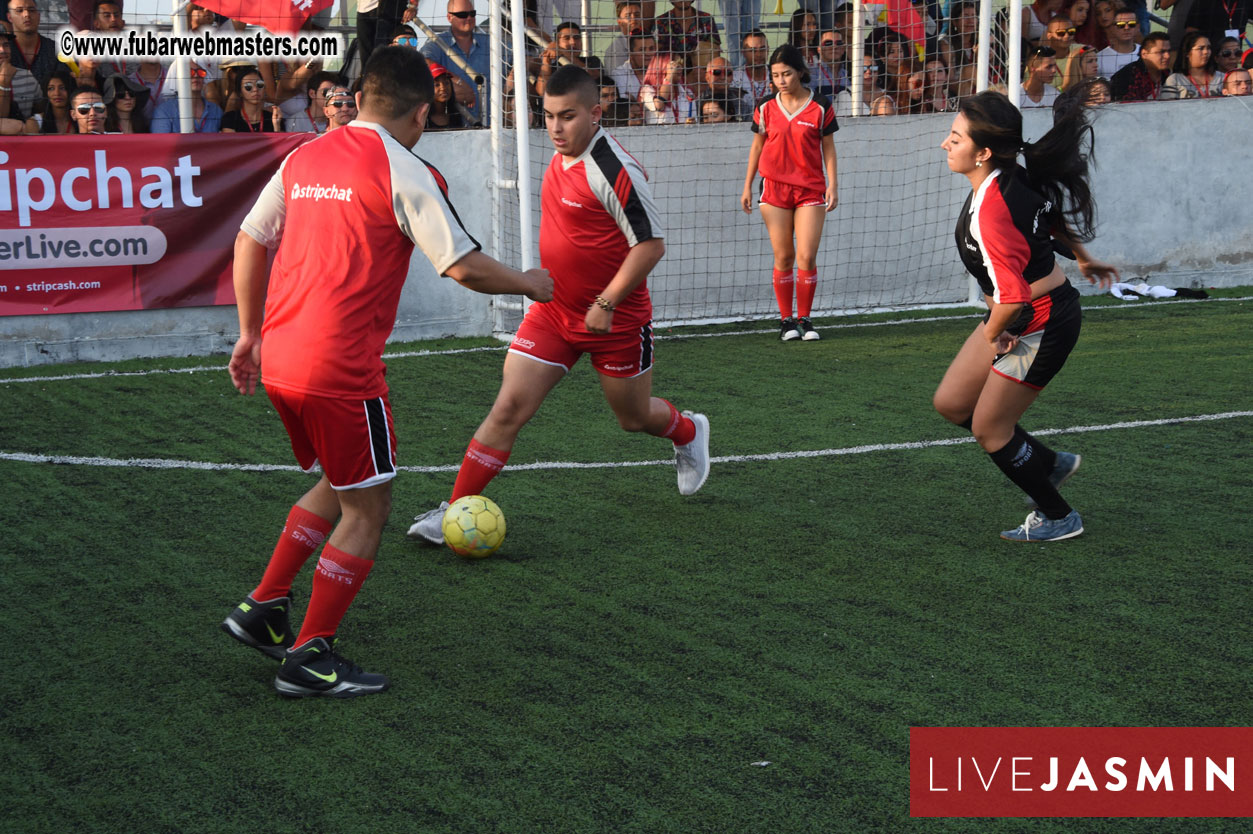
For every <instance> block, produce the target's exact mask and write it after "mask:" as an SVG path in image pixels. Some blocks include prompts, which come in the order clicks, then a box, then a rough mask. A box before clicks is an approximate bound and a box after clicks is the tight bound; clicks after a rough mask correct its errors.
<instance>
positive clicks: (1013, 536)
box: [1001, 510, 1083, 542]
mask: <svg viewBox="0 0 1253 834" xmlns="http://www.w3.org/2000/svg"><path fill="white" fill-rule="evenodd" d="M1082 532H1083V519H1081V518H1080V517H1079V511H1078V510H1071V511H1070V515H1068V516H1066V517H1065V518H1059V519H1057V520H1056V521H1054V520H1052V519H1049V518H1045V517H1044V515H1042V514H1041V513H1040V512H1039V511H1038V510H1032V511H1031V514H1030V515H1028V516H1027V520H1026V521H1024V522H1023V523H1022V525H1021V526H1020V527H1017V528H1016V529H1013V530H1006V531H1004V532H1003V533H1001V538H1002V539H1007V540H1009V541H1011V542H1057V541H1061V540H1062V539H1073V538H1074V537H1075V536H1077V535H1079V534H1080V533H1082Z"/></svg>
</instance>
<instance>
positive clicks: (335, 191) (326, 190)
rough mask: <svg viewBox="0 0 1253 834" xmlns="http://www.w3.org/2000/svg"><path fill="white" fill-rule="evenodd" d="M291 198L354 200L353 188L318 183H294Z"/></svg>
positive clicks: (346, 201)
mask: <svg viewBox="0 0 1253 834" xmlns="http://www.w3.org/2000/svg"><path fill="white" fill-rule="evenodd" d="M288 199H291V200H313V201H314V202H317V201H318V200H339V201H340V202H344V203H351V202H352V189H351V188H340V187H339V186H337V185H323V184H322V183H317V184H315V185H301V184H300V183H298V182H297V183H293V184H292V187H291V196H290V197H289V198H288Z"/></svg>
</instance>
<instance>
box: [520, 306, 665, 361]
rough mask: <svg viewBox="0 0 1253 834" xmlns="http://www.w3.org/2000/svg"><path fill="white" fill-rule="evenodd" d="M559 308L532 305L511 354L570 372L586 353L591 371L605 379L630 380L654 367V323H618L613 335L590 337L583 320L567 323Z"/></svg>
mask: <svg viewBox="0 0 1253 834" xmlns="http://www.w3.org/2000/svg"><path fill="white" fill-rule="evenodd" d="M565 319H566V317H565V316H563V315H562V313H561V311H560V310H558V309H557V305H556V304H553V303H552V302H549V303H547V304H532V305H531V307H530V309H529V310H527V311H526V317H525V318H523V319H522V326H521V327H519V328H518V332H517V334H515V335H514V337H513V342H512V343H511V344H510V345H509V352H510V353H519V354H522V355H523V356H529V357H530V358H532V359H535V360H538V361H540V362H544V363H546V364H548V365H557V366H559V367H561V368H564V369H565V370H566V371H567V372H568V371H569V370H570V369H571V368H573V367H574V363H575V362H577V361H579V357H580V356H582V355H583V354H585V353H588V354H591V357H592V367H593V368H595V369H596V370H597V371H598V372H599V373H602V374H604V375H605V376H615V377H622V378H624V379H629V378H631V377H635V376H639V375H640V374H642V373H644V372H645V371H647V370H650V369H651V368H652V367H653V326H652V323H651V322H648V323H645V324H643V325H638V326H627V327H624V328H623V330H622V332H618V324H617V322H615V323H614V325H613V328H614V329H613V331H612V332H610V333H589V332H588V331H587V329H586V328H585V327H584V326H583V320H582V319H581V318H580V319H579V321H578V322H577V324H576V323H574V322H572V321H566V320H565Z"/></svg>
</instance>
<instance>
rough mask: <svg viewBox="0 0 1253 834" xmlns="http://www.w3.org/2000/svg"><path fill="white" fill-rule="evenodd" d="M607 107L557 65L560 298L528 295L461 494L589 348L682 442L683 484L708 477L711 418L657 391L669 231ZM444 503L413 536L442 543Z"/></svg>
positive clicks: (553, 243) (548, 224) (547, 184)
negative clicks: (607, 126)
mask: <svg viewBox="0 0 1253 834" xmlns="http://www.w3.org/2000/svg"><path fill="white" fill-rule="evenodd" d="M600 116H601V105H600V97H599V94H598V90H597V88H596V83H595V82H594V81H593V80H592V78H591V76H590V75H588V74H587V72H586V70H583V69H581V68H580V67H575V66H564V67H561V68H560V69H558V70H555V71H554V72H553V74H552V76H551V77H550V78H549V81H548V87H547V90H546V91H545V93H544V122H545V124H546V126H547V128H548V136H549V138H550V139H551V140H552V143H553V145H554V147H556V149H557V152H556V153H555V154H553V158H552V162H551V163H550V164H549V166H548V172H547V173H546V174H545V175H544V186H543V195H542V214H541V220H540V234H539V249H540V263H541V264H542V265H543V266H544V267H545V268H546V269H547V270H548V271H549V272H551V273H552V275H553V300H552V301H551V302H549V303H547V304H533V305H532V306H531V308H530V309H529V310H528V311H527V313H526V317H525V318H524V319H523V321H522V326H521V327H519V328H518V332H517V334H516V335H515V336H514V339H513V342H512V343H511V344H510V346H509V354H508V355H507V356H506V357H505V368H504V375H503V379H502V381H501V386H500V393H499V394H497V395H496V402H495V404H493V405H492V410H491V412H490V413H489V414H488V415H487V419H485V420H484V421H483V423H482V425H480V426H479V428H478V431H476V432H475V433H474V437H473V439H471V441H470V446H469V448H468V449H467V450H466V454H465V459H464V460H463V461H462V464H461V470H460V471H459V472H458V473H457V480H456V483H454V484H453V490H452V500H454V501H455V500H456V499H458V498H460V497H462V496H463V495H480V494H482V492H483V489H484V488H485V487H486V486H487V484H488V483H489V482H490V481H491V480H492V478H494V477H495V476H496V474H497V473H498V472H500V470H501V469H503V468H504V466H505V462H506V461H507V460H508V459H509V454H510V452H511V451H512V450H513V444H514V441H515V440H517V437H518V432H520V431H521V430H522V427H523V426H524V425H526V423H527V421H529V420H530V419H531V417H533V416H534V415H535V412H536V411H538V410H539V407H540V404H541V403H543V402H544V398H545V397H547V396H548V392H549V391H551V390H552V389H553V386H555V385H556V384H557V383H558V382H560V381H561V378H562V377H563V376H565V375H566V373H567V372H569V370H570V368H571V367H573V365H574V363H575V362H577V361H578V359H579V357H580V356H582V355H583V354H584V353H590V354H591V360H592V365H593V367H595V368H596V371H597V372H598V373H599V374H600V385H601V390H603V391H604V392H605V399H606V400H608V401H609V406H610V408H612V409H613V412H614V415H615V416H617V418H618V424H619V425H620V426H622V428H623V429H625V430H626V431H632V432H637V431H642V432H647V433H648V434H651V435H655V436H657V437H665V438H668V439H669V440H670V441H671V442H672V443H673V444H674V451H675V464H676V466H677V468H678V485H679V492H680V493H681V494H683V495H691V494H693V493H694V492H696V491H697V490H698V489H700V488H701V486H702V485H703V484H704V483H705V479H706V478H707V477H708V476H709V420H708V419H707V418H706V417H705V415H703V414H693V413H691V412H687V411H685V412H683V413H682V414H680V413H679V411H678V410H677V409H675V407H674V406H672V405H671V404H670V403H669V402H667V401H666V400H663V399H661V398H660V397H654V396H652V366H653V335H652V316H653V305H652V301H651V299H650V298H649V296H648V287H647V285H646V284H645V281H646V279H647V278H648V273H649V272H651V271H652V269H653V267H654V266H656V265H657V262H658V261H660V260H661V257H662V255H664V254H665V251H666V247H665V243H663V241H662V235H663V234H664V232H663V230H662V228H661V218H660V215H659V214H658V212H657V206H656V204H655V203H654V202H653V197H652V193H651V190H650V189H649V187H648V180H647V178H646V177H645V175H644V171H643V169H642V168H640V165H639V163H638V162H636V161H635V159H634V158H633V157H632V156H631V155H630V154H628V153H627V152H626V151H625V150H623V149H622V146H621V145H619V144H618V143H617V142H616V141H615V140H614V139H613V138H612V137H610V136H609V135H608V134H606V133H605V132H604V131H602V130H601V129H600ZM447 506H448V504H447V502H444V503H443V504H442V505H441V506H440V507H439V508H436V509H433V510H430V511H428V512H426V513H423V514H422V515H420V516H418V517H417V518H416V519H415V523H414V525H413V526H412V527H410V528H409V536H410V537H411V538H415V539H421V540H425V541H427V542H429V543H431V544H441V543H442V542H443V533H442V531H441V530H440V519H441V518H442V516H443V514H444V509H445V508H447Z"/></svg>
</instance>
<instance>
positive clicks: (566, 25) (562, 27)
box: [553, 20, 583, 36]
mask: <svg viewBox="0 0 1253 834" xmlns="http://www.w3.org/2000/svg"><path fill="white" fill-rule="evenodd" d="M567 29H573V30H574V31H576V32H582V31H583V30H582V29H580V28H579V24H577V23H575V22H574V21H573V20H567V21H564V22H562V23H558V24H557V28H556V29H555V30H554V31H553V35H554V36H556V35H560V34H561V33H562V32H564V31H566V30H567Z"/></svg>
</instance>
